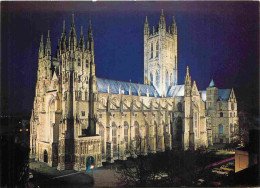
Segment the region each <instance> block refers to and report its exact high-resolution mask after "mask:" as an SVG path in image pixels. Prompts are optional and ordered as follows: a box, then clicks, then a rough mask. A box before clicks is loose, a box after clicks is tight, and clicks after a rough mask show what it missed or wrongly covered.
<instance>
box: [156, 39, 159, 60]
mask: <svg viewBox="0 0 260 188" xmlns="http://www.w3.org/2000/svg"><path fill="white" fill-rule="evenodd" d="M158 56H159V42H158V41H157V43H156V57H158Z"/></svg>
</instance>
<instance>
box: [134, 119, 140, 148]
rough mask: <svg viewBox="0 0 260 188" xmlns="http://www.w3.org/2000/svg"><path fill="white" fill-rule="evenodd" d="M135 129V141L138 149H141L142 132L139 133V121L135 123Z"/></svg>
mask: <svg viewBox="0 0 260 188" xmlns="http://www.w3.org/2000/svg"><path fill="white" fill-rule="evenodd" d="M134 127H135V141H136V148H139V147H140V142H141V140H140V132H139V124H138V122H137V121H135V123H134Z"/></svg>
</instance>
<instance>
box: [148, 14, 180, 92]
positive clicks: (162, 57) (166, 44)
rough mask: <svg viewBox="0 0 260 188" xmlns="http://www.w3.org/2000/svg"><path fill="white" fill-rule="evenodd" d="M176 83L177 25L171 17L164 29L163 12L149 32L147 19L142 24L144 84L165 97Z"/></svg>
mask: <svg viewBox="0 0 260 188" xmlns="http://www.w3.org/2000/svg"><path fill="white" fill-rule="evenodd" d="M177 82H178V59H177V25H176V22H175V18H174V17H173V20H172V24H171V26H169V27H168V30H167V28H166V21H165V17H164V14H163V10H162V13H161V16H160V20H159V24H158V26H157V28H156V29H155V27H154V26H153V29H152V31H151V32H150V28H149V23H148V19H147V17H146V20H145V24H144V84H149V85H154V86H155V88H156V89H157V91H158V93H159V94H160V95H161V96H166V93H167V91H168V87H169V86H170V85H177Z"/></svg>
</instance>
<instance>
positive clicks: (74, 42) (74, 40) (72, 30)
mask: <svg viewBox="0 0 260 188" xmlns="http://www.w3.org/2000/svg"><path fill="white" fill-rule="evenodd" d="M76 46H77V34H76V29H75V22H74V14H72V20H71V25H70V36H69V49H70V50H75V49H76Z"/></svg>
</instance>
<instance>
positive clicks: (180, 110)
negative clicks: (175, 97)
mask: <svg viewBox="0 0 260 188" xmlns="http://www.w3.org/2000/svg"><path fill="white" fill-rule="evenodd" d="M177 108H178V111H179V112H182V104H181V102H179V103H178V104H177Z"/></svg>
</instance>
